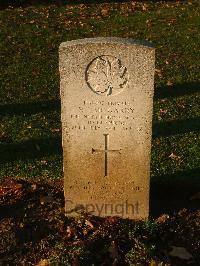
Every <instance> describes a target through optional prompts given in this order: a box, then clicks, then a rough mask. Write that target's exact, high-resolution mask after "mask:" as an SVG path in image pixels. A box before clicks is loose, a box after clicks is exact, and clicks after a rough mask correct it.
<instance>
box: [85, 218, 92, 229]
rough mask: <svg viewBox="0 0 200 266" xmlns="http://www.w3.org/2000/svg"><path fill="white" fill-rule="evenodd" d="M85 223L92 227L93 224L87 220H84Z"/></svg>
mask: <svg viewBox="0 0 200 266" xmlns="http://www.w3.org/2000/svg"><path fill="white" fill-rule="evenodd" d="M85 224H86V225H88V226H89V227H91V228H94V225H93V224H92V223H91V222H90V221H88V220H86V221H85Z"/></svg>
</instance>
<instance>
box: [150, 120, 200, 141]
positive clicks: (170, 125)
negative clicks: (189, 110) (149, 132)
mask: <svg viewBox="0 0 200 266" xmlns="http://www.w3.org/2000/svg"><path fill="white" fill-rule="evenodd" d="M198 131H200V117H196V118H189V119H185V120H174V121H167V122H160V123H153V138H157V137H160V136H166V137H167V136H172V135H177V134H184V133H188V132H198Z"/></svg>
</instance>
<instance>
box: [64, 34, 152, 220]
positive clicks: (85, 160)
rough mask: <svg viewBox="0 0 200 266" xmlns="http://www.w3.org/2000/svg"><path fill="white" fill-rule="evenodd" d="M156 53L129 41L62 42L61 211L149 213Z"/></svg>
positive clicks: (132, 215) (141, 216)
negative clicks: (62, 158) (63, 196)
mask: <svg viewBox="0 0 200 266" xmlns="http://www.w3.org/2000/svg"><path fill="white" fill-rule="evenodd" d="M154 57H155V55H154V48H153V47H152V46H151V45H150V44H149V43H146V42H140V41H134V40H130V39H121V38H95V39H83V40H75V41H69V42H65V43H62V44H61V45H60V60H59V63H60V77H61V101H62V134H63V156H64V182H65V188H64V190H65V199H66V213H67V214H72V215H74V214H75V212H79V211H81V210H85V211H86V212H90V213H92V214H94V215H99V216H109V215H111V216H121V217H124V218H132V219H145V218H147V217H148V213H149V175H150V151H151V124H152V103H153V83H154V81H153V80H154V60H155V59H154Z"/></svg>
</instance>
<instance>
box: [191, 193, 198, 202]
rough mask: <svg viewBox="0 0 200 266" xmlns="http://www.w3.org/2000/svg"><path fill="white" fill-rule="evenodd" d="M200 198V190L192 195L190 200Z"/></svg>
mask: <svg viewBox="0 0 200 266" xmlns="http://www.w3.org/2000/svg"><path fill="white" fill-rule="evenodd" d="M197 199H198V200H200V192H198V193H196V194H194V195H193V196H192V197H190V200H197Z"/></svg>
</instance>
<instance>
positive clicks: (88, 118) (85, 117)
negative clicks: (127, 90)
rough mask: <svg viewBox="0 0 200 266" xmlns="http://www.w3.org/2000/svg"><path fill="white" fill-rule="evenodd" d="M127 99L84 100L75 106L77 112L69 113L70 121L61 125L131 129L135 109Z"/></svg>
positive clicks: (68, 128)
mask: <svg viewBox="0 0 200 266" xmlns="http://www.w3.org/2000/svg"><path fill="white" fill-rule="evenodd" d="M133 102H134V100H133V99H129V101H86V100H83V102H82V104H80V105H79V106H77V113H76V112H73V113H71V114H69V117H70V118H71V122H70V123H67V124H65V122H64V121H63V125H64V126H67V130H92V131H97V130H102V129H105V130H108V131H115V130H117V129H119V130H123V131H124V130H125V131H129V130H133V126H132V125H133V120H134V119H135V110H134V107H133Z"/></svg>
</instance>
